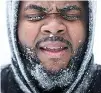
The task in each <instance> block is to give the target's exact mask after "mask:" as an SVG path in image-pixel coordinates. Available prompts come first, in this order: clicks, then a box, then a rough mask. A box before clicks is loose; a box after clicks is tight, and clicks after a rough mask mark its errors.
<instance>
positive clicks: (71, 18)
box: [62, 14, 81, 21]
mask: <svg viewBox="0 0 101 93" xmlns="http://www.w3.org/2000/svg"><path fill="white" fill-rule="evenodd" d="M62 17H63V18H64V19H66V20H68V21H75V20H80V18H81V16H79V15H74V14H73V15H72V14H69V15H62Z"/></svg>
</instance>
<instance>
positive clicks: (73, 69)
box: [19, 36, 86, 90]
mask: <svg viewBox="0 0 101 93" xmlns="http://www.w3.org/2000/svg"><path fill="white" fill-rule="evenodd" d="M47 41H51V42H52V41H59V42H62V43H66V45H67V47H68V49H69V50H70V52H71V53H75V55H74V56H72V57H71V59H70V62H69V65H68V67H67V68H65V69H61V70H59V71H58V72H57V73H54V74H53V73H50V72H48V71H47V70H46V69H45V68H44V67H43V66H42V65H41V64H40V59H39V58H38V56H37V49H38V48H39V45H40V43H42V42H47ZM85 45H86V44H85V43H83V44H82V45H81V46H80V47H79V48H78V49H77V50H75V51H74V50H73V46H72V44H71V42H70V41H68V40H65V39H64V38H63V37H59V36H52V37H45V38H42V39H40V40H39V41H38V42H37V43H36V45H35V47H34V48H33V47H32V48H29V47H27V46H24V45H22V44H21V43H20V42H19V50H20V52H21V55H22V58H23V59H22V60H23V62H24V63H23V64H24V66H25V69H26V72H27V73H28V75H29V76H30V79H31V81H34V80H37V81H38V83H39V86H40V87H42V88H44V89H45V90H50V89H54V88H55V87H64V86H70V84H71V82H73V80H74V79H75V75H76V73H77V70H78V67H79V65H80V60H82V56H83V55H84V49H85Z"/></svg>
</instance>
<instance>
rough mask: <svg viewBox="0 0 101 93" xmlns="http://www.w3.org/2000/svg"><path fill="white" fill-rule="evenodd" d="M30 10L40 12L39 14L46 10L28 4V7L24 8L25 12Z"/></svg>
mask: <svg viewBox="0 0 101 93" xmlns="http://www.w3.org/2000/svg"><path fill="white" fill-rule="evenodd" d="M30 9H32V10H38V11H41V12H45V11H47V8H44V7H42V6H39V5H34V4H30V5H28V6H26V7H25V8H24V10H25V11H27V10H30Z"/></svg>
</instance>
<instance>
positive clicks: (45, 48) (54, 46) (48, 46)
mask: <svg viewBox="0 0 101 93" xmlns="http://www.w3.org/2000/svg"><path fill="white" fill-rule="evenodd" d="M39 49H40V50H41V52H43V53H46V54H49V55H50V54H52V55H58V54H59V55H60V54H63V53H65V52H66V51H67V50H69V46H67V45H66V44H65V43H62V42H56V41H55V42H51V41H49V42H44V43H41V44H40V47H39Z"/></svg>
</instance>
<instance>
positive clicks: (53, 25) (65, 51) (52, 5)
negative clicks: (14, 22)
mask: <svg viewBox="0 0 101 93" xmlns="http://www.w3.org/2000/svg"><path fill="white" fill-rule="evenodd" d="M18 38H19V41H20V42H21V44H22V45H23V46H26V47H28V48H30V49H35V51H36V54H37V57H38V58H39V60H40V64H41V65H42V66H43V67H44V68H45V69H46V70H48V71H52V72H54V71H56V72H57V71H59V70H60V69H65V68H67V67H68V64H69V61H70V58H71V57H72V56H74V55H75V54H76V51H77V49H78V48H79V47H80V46H81V45H82V44H83V43H84V41H85V38H86V28H85V22H84V8H83V5H82V3H81V2H78V1H33V2H31V1H30V2H27V1H25V2H22V3H21V10H20V16H19V25H18Z"/></svg>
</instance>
